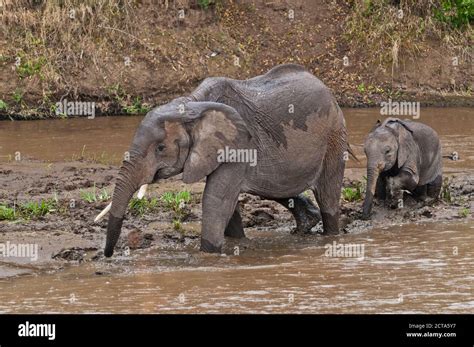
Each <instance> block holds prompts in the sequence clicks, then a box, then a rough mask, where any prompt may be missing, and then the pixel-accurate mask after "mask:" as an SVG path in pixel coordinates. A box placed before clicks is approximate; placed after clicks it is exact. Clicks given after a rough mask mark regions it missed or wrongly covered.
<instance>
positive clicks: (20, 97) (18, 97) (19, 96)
mask: <svg viewBox="0 0 474 347" xmlns="http://www.w3.org/2000/svg"><path fill="white" fill-rule="evenodd" d="M23 94H24V93H23V92H22V91H21V90H19V89H17V90H15V92H14V93H13V95H12V98H13V100H15V102H16V103H17V104H21V103H22V102H23Z"/></svg>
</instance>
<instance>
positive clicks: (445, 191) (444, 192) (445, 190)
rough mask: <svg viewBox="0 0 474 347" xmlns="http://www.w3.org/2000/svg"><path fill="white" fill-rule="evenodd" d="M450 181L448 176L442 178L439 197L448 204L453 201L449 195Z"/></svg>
mask: <svg viewBox="0 0 474 347" xmlns="http://www.w3.org/2000/svg"><path fill="white" fill-rule="evenodd" d="M450 184H451V181H450V178H449V177H445V178H444V179H443V185H442V187H441V199H442V200H443V201H444V202H447V203H448V204H450V203H452V202H453V197H452V195H451V187H450Z"/></svg>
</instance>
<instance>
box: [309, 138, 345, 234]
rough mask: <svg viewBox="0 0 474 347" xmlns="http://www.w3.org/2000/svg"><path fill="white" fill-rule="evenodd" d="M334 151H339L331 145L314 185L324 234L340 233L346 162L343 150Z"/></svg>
mask: <svg viewBox="0 0 474 347" xmlns="http://www.w3.org/2000/svg"><path fill="white" fill-rule="evenodd" d="M334 153H337V151H336V150H334V149H333V148H331V147H330V146H329V147H328V149H327V153H326V158H325V160H324V162H323V169H322V172H321V174H320V176H319V177H318V181H317V182H316V185H315V186H314V187H313V193H314V197H315V198H316V201H317V203H318V205H319V208H320V210H321V218H322V221H323V234H338V233H339V215H340V205H339V202H340V199H341V189H342V179H343V177H344V166H345V162H344V160H343V153H342V152H341V153H340V154H339V155H337V154H336V155H335V154H334Z"/></svg>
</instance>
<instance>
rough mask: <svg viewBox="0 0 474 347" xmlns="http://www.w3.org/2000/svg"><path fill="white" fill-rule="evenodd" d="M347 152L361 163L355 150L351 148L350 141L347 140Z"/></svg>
mask: <svg viewBox="0 0 474 347" xmlns="http://www.w3.org/2000/svg"><path fill="white" fill-rule="evenodd" d="M347 152H348V153H349V154H350V155H351V157H352V159H354V160H355V161H356V162H358V163H359V164H360V160H359V158H357V156H356V155H355V153H354V151H353V150H352V148H351V145H350V143H349V142H347Z"/></svg>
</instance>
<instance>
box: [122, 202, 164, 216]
mask: <svg viewBox="0 0 474 347" xmlns="http://www.w3.org/2000/svg"><path fill="white" fill-rule="evenodd" d="M158 205H159V200H158V199H157V198H151V199H148V198H146V197H144V198H142V199H138V198H132V199H131V200H130V202H129V204H128V208H129V209H130V212H131V213H132V214H133V215H139V216H142V215H144V214H145V213H146V212H149V211H153V210H155V209H156V208H157V207H158Z"/></svg>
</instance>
